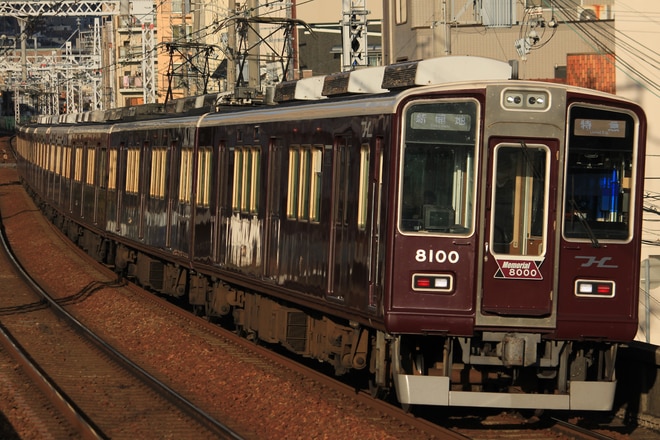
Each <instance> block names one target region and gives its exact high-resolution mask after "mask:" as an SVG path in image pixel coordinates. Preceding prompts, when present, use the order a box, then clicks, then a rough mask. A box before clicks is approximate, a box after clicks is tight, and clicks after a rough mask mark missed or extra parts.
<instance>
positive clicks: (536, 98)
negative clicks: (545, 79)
mask: <svg viewBox="0 0 660 440" xmlns="http://www.w3.org/2000/svg"><path fill="white" fill-rule="evenodd" d="M549 104H550V95H549V94H548V92H546V91H545V90H511V89H509V90H505V91H504V92H503V94H502V107H504V108H505V109H507V110H534V111H544V110H547V109H548V108H549Z"/></svg>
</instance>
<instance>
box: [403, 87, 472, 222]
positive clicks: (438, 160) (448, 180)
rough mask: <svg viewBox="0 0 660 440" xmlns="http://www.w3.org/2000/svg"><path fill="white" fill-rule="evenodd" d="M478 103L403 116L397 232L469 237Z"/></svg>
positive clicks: (439, 105) (415, 107) (431, 106)
mask: <svg viewBox="0 0 660 440" xmlns="http://www.w3.org/2000/svg"><path fill="white" fill-rule="evenodd" d="M477 109H478V105H477V103H476V102H474V101H472V100H469V101H459V102H456V101H453V102H444V101H441V102H437V101H434V102H423V103H415V104H412V105H409V106H408V107H407V108H406V112H405V116H404V117H405V126H404V145H403V154H402V157H403V160H402V166H401V171H400V173H401V178H400V180H401V182H402V186H401V191H400V198H399V212H400V221H399V228H400V230H401V231H402V232H404V233H406V232H407V233H439V234H463V235H464V234H468V233H469V232H470V231H471V230H472V225H473V213H474V200H475V188H474V181H475V178H474V176H475V169H474V167H475V150H476V139H477V138H478V136H477V125H478V123H477V121H478V116H477Z"/></svg>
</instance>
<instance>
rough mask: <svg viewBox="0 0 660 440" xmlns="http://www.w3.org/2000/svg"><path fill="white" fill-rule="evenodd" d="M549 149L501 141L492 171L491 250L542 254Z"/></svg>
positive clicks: (512, 253) (501, 252) (517, 253)
mask: <svg viewBox="0 0 660 440" xmlns="http://www.w3.org/2000/svg"><path fill="white" fill-rule="evenodd" d="M549 154H550V153H549V150H548V148H547V147H546V146H544V145H528V144H526V143H525V142H520V143H519V144H502V145H498V146H497V147H496V149H495V158H494V160H495V164H494V170H495V171H494V173H493V199H492V200H493V202H492V203H493V217H492V228H491V230H492V233H491V248H492V250H493V253H496V254H508V255H533V256H540V255H543V254H544V253H545V236H546V230H545V224H546V223H547V222H546V221H545V218H546V212H547V209H548V208H547V197H546V194H547V191H548V190H547V185H548V179H546V175H547V173H548V167H547V164H548V162H549V161H548V155H549Z"/></svg>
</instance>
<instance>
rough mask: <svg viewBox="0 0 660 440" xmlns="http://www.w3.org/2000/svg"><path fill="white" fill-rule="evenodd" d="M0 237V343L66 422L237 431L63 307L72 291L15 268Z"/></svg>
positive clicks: (159, 430)
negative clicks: (55, 292)
mask: <svg viewBox="0 0 660 440" xmlns="http://www.w3.org/2000/svg"><path fill="white" fill-rule="evenodd" d="M0 242H1V244H2V246H1V247H0V276H1V277H2V279H3V287H4V289H3V292H5V293H3V295H2V304H3V307H2V309H1V312H0V313H1V315H2V325H1V326H0V340H1V341H2V344H3V350H4V351H5V352H6V353H10V354H11V355H12V356H13V357H14V359H15V361H16V362H17V363H18V364H19V365H20V366H21V368H22V370H23V371H25V374H26V375H27V376H29V377H30V379H31V380H32V382H33V383H34V384H35V386H36V387H38V388H39V389H40V390H41V391H42V393H43V394H44V395H45V396H47V397H48V400H49V402H50V404H51V405H52V407H53V411H54V412H55V413H57V414H59V415H61V418H62V419H64V420H66V421H67V422H68V424H69V425H70V428H69V429H71V430H73V431H74V432H76V433H77V435H79V436H80V437H81V438H129V437H131V436H134V435H138V436H139V437H142V438H166V437H168V436H174V437H175V438H182V439H183V438H240V437H239V436H238V435H237V434H236V433H234V432H233V431H232V430H231V429H230V428H229V427H227V426H225V425H224V424H222V423H220V422H218V421H216V420H214V419H213V418H211V417H209V416H208V415H207V414H205V413H204V412H203V411H201V410H200V409H198V408H196V407H195V406H194V405H192V404H190V402H188V401H187V400H185V398H183V397H182V396H181V395H179V394H177V393H176V392H174V391H173V390H171V389H170V388H169V387H167V385H165V384H164V383H162V382H161V381H159V380H158V379H156V378H155V377H153V376H152V375H150V374H149V373H147V372H146V371H144V370H143V369H141V368H140V367H139V366H137V365H136V364H134V363H133V362H131V361H130V360H129V359H127V358H126V357H124V356H123V355H122V354H121V353H120V352H118V351H117V350H115V349H114V348H112V347H111V346H110V345H109V344H107V343H106V342H105V341H104V340H103V339H101V338H99V337H98V336H97V335H95V334H94V333H93V332H92V331H91V330H89V329H88V328H87V327H86V326H84V325H83V324H82V323H81V322H79V321H78V320H77V319H76V318H75V317H74V316H73V315H71V314H70V313H69V312H67V310H66V307H65V304H66V303H69V302H72V301H75V300H76V297H68V298H65V300H64V301H61V300H60V301H56V300H55V299H53V298H52V297H51V296H50V295H49V294H48V293H47V292H45V291H44V290H43V289H41V288H40V287H39V285H38V284H37V283H36V282H34V280H32V279H31V278H30V277H29V275H28V274H27V273H26V272H25V271H24V270H23V269H22V267H21V265H20V264H19V263H18V261H17V260H16V259H15V257H14V256H13V255H12V254H11V250H10V249H9V247H8V245H7V242H6V240H5V237H4V235H2V236H1V237H0ZM96 287H97V286H90V289H89V292H91V291H93V290H94V289H95V288H96ZM106 287H111V286H106ZM89 292H80V294H82V295H85V294H88V293H89ZM7 293H10V294H7Z"/></svg>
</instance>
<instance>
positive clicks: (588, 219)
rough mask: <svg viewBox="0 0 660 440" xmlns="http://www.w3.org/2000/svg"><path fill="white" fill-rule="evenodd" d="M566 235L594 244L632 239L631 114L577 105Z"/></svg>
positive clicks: (571, 124) (571, 134) (570, 138)
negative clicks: (604, 240) (603, 241)
mask: <svg viewBox="0 0 660 440" xmlns="http://www.w3.org/2000/svg"><path fill="white" fill-rule="evenodd" d="M569 118H570V119H569V130H570V131H569V136H568V160H567V166H566V184H565V195H564V236H565V237H566V238H576V239H585V240H590V241H591V242H592V243H593V244H594V245H595V246H597V245H598V240H601V239H606V240H628V239H629V238H630V220H631V219H630V212H631V206H630V205H631V203H632V198H631V193H630V189H631V183H632V181H633V178H634V176H633V175H632V173H633V154H634V152H635V148H634V143H635V135H634V127H635V122H634V120H633V117H632V116H631V115H630V114H628V113H622V112H619V111H609V110H603V109H602V108H598V109H596V108H590V107H586V106H577V105H576V106H573V107H571V110H570V116H569Z"/></svg>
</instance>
